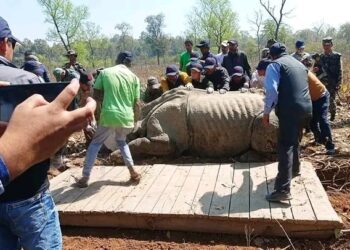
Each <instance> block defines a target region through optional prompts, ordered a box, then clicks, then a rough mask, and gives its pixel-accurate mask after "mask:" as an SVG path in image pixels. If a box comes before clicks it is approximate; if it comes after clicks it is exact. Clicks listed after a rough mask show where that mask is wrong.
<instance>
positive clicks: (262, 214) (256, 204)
mask: <svg viewBox="0 0 350 250" xmlns="http://www.w3.org/2000/svg"><path fill="white" fill-rule="evenodd" d="M249 168H250V179H251V182H252V183H251V190H250V195H249V198H250V213H249V218H250V219H271V210H270V204H269V202H268V201H267V200H266V198H265V196H266V194H267V191H268V190H267V183H266V173H265V164H264V163H250V164H249Z"/></svg>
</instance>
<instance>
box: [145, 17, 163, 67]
mask: <svg viewBox="0 0 350 250" xmlns="http://www.w3.org/2000/svg"><path fill="white" fill-rule="evenodd" d="M164 19H165V17H164V14H162V13H160V14H158V15H150V16H148V17H146V19H145V22H146V23H147V26H146V31H145V32H142V34H141V39H143V40H144V41H145V43H146V44H147V45H148V48H149V49H150V50H151V52H152V53H153V54H154V55H156V56H157V62H158V65H159V64H160V62H159V57H160V56H161V55H164V52H165V47H166V42H167V41H166V39H165V35H164V33H163V29H164V27H165V24H164Z"/></svg>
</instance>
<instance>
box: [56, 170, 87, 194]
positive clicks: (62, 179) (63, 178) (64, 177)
mask: <svg viewBox="0 0 350 250" xmlns="http://www.w3.org/2000/svg"><path fill="white" fill-rule="evenodd" d="M81 170H82V169H81V168H70V169H67V170H66V171H64V172H63V173H60V174H59V175H57V176H56V177H54V178H52V179H51V180H50V190H51V191H52V192H53V191H55V190H56V189H58V188H60V187H62V186H66V184H67V183H69V182H70V180H69V179H70V178H72V175H76V174H78V172H81ZM58 185H60V187H58Z"/></svg>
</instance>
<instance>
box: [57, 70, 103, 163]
mask: <svg viewBox="0 0 350 250" xmlns="http://www.w3.org/2000/svg"><path fill="white" fill-rule="evenodd" d="M94 81H95V79H94V77H93V75H92V73H91V72H86V71H81V72H80V78H79V85H80V88H79V92H78V95H77V101H78V106H79V107H84V106H85V105H86V103H87V100H88V98H89V97H92V96H93V85H94ZM83 132H84V137H85V146H86V148H88V147H89V145H90V143H91V140H92V137H93V135H94V133H95V132H96V120H95V117H93V119H92V121H91V122H90V124H89V125H88V126H87V127H86V128H84V129H83ZM63 152H64V150H63ZM63 152H62V153H63ZM60 163H61V164H60V165H63V155H62V158H61V162H60Z"/></svg>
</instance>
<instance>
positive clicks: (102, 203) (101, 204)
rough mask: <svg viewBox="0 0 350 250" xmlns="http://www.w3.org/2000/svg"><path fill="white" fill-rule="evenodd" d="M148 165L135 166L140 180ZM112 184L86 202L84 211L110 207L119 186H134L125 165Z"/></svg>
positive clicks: (101, 210)
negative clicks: (91, 200)
mask: <svg viewBox="0 0 350 250" xmlns="http://www.w3.org/2000/svg"><path fill="white" fill-rule="evenodd" d="M149 167H150V166H149V165H146V166H144V165H142V166H135V169H136V171H138V173H140V174H141V176H142V177H141V181H142V178H143V177H144V172H145V171H146V170H147V169H148V168H149ZM114 181H115V183H114V185H110V186H107V187H106V188H105V189H104V190H103V192H102V193H101V194H100V195H99V196H98V197H96V200H94V201H93V202H91V203H88V204H87V205H86V206H85V207H84V211H96V212H103V211H105V210H106V207H110V206H111V204H113V203H114V200H113V199H114V197H116V196H118V195H119V190H120V188H121V187H131V188H132V187H134V185H135V184H134V183H133V182H131V181H130V174H129V170H128V168H127V167H123V170H122V172H121V173H120V174H119V175H118V176H116V177H115V178H114Z"/></svg>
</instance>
